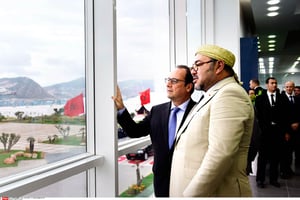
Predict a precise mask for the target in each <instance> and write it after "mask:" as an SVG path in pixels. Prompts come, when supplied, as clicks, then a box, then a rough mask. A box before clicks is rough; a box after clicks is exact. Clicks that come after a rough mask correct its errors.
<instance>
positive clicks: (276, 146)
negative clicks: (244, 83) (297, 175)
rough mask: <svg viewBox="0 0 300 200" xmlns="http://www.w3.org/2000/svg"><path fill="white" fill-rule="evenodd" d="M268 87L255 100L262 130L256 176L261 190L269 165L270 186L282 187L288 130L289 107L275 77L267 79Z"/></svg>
mask: <svg viewBox="0 0 300 200" xmlns="http://www.w3.org/2000/svg"><path fill="white" fill-rule="evenodd" d="M266 87H267V91H266V92H263V93H262V94H261V95H259V96H257V97H256V100H255V108H256V114H257V115H256V116H257V119H258V124H259V127H260V130H261V135H260V141H259V144H260V145H259V149H258V159H257V174H256V181H257V186H258V187H260V188H264V186H265V183H264V182H265V175H266V165H267V164H268V163H269V179H270V184H271V185H273V186H275V187H280V183H279V182H278V176H279V163H280V157H281V155H282V147H283V143H284V140H285V134H286V133H287V128H288V123H287V112H286V110H287V109H286V106H287V105H286V101H285V100H284V99H283V98H282V95H280V93H279V91H278V88H277V80H276V79H275V78H274V77H269V78H267V80H266Z"/></svg>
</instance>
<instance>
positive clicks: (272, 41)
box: [268, 40, 276, 43]
mask: <svg viewBox="0 0 300 200" xmlns="http://www.w3.org/2000/svg"><path fill="white" fill-rule="evenodd" d="M275 42H276V40H269V41H268V43H275Z"/></svg>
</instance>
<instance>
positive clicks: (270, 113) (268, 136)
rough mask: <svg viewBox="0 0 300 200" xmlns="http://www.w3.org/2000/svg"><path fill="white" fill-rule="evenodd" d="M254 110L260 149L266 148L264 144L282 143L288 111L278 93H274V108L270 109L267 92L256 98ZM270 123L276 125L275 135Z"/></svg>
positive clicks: (286, 126)
mask: <svg viewBox="0 0 300 200" xmlns="http://www.w3.org/2000/svg"><path fill="white" fill-rule="evenodd" d="M255 108H256V114H257V119H258V124H259V127H260V129H261V133H262V134H261V139H262V140H263V141H262V142H263V143H262V144H261V147H262V148H264V147H266V146H265V145H264V144H265V142H267V143H269V142H272V141H273V142H275V141H278V142H279V141H283V140H284V134H285V133H286V131H287V130H288V111H287V110H288V109H287V101H286V100H285V99H284V98H283V97H282V95H281V94H280V93H279V92H277V93H276V99H275V106H274V107H272V106H271V104H270V101H269V98H268V94H267V92H263V93H262V94H261V95H260V96H257V97H256V100H255ZM272 122H274V123H276V128H275V130H276V132H277V133H274V127H272ZM274 148H276V147H274Z"/></svg>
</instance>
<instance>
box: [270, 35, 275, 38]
mask: <svg viewBox="0 0 300 200" xmlns="http://www.w3.org/2000/svg"><path fill="white" fill-rule="evenodd" d="M268 38H276V35H268Z"/></svg>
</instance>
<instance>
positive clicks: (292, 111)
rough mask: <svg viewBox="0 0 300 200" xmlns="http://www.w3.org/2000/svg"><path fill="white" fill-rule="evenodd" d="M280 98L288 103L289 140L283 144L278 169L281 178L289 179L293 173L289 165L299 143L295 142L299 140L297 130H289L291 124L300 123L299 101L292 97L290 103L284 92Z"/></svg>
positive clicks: (297, 98)
mask: <svg viewBox="0 0 300 200" xmlns="http://www.w3.org/2000/svg"><path fill="white" fill-rule="evenodd" d="M282 97H283V98H284V99H285V100H286V101H287V102H288V103H287V104H288V107H287V110H288V111H289V113H288V116H287V118H288V123H289V129H288V133H289V135H290V140H288V141H285V144H284V153H285V155H284V156H283V160H282V162H281V167H280V169H281V172H282V173H283V176H286V177H289V176H290V175H292V174H293V171H292V169H291V164H292V161H293V151H294V150H295V149H297V148H299V142H297V140H299V136H298V134H299V130H297V131H295V130H293V129H292V128H291V124H293V123H299V122H300V114H299V110H300V99H299V97H295V96H294V98H293V99H294V101H293V102H290V99H289V96H288V95H287V94H286V93H285V92H284V93H283V94H282ZM296 152H298V151H296ZM296 156H297V155H296ZM298 156H299V155H298ZM298 158H299V157H298Z"/></svg>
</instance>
